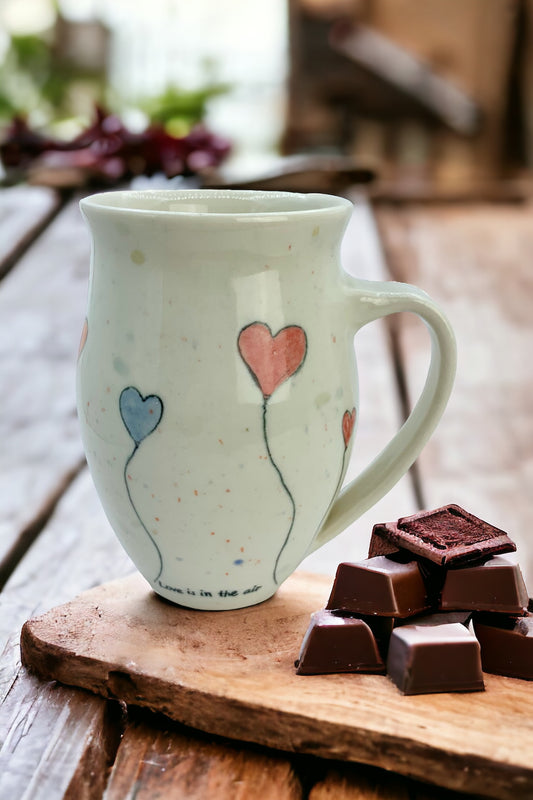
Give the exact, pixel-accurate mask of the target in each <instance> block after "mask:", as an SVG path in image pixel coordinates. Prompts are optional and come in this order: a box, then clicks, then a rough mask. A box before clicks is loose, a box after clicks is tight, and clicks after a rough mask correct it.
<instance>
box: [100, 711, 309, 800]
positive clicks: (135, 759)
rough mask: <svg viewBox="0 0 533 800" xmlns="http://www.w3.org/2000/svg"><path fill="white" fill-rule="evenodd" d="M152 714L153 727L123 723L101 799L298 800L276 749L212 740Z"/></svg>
mask: <svg viewBox="0 0 533 800" xmlns="http://www.w3.org/2000/svg"><path fill="white" fill-rule="evenodd" d="M157 719H158V720H159V724H158V726H157V727H155V726H154V725H153V724H150V722H145V721H143V720H142V719H133V720H131V721H130V722H129V723H128V725H127V727H126V730H125V733H124V736H123V738H122V741H121V744H120V747H119V749H118V753H117V757H116V760H115V763H114V766H113V770H112V772H111V777H110V780H109V784H108V787H107V790H106V792H105V795H104V800H134V798H135V800H159V798H161V800H163V799H164V798H165V799H166V798H172V799H173V800H208V799H209V800H210V798H213V800H215V798H216V800H237V798H238V800H256V798H261V800H301V798H302V788H301V785H300V782H299V780H298V778H297V777H296V775H295V773H294V770H293V768H292V766H291V763H290V761H289V760H288V759H287V758H286V757H285V756H283V755H282V754H276V753H273V752H266V751H265V752H261V751H259V750H252V749H251V748H250V747H247V746H246V745H232V744H229V743H225V742H222V741H212V740H210V739H209V738H207V737H202V736H201V735H198V734H196V733H195V732H194V731H192V730H190V729H184V728H180V726H177V725H173V723H172V722H170V721H169V720H164V719H161V718H159V717H158V718H157Z"/></svg>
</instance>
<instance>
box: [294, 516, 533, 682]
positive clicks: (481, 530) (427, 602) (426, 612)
mask: <svg viewBox="0 0 533 800" xmlns="http://www.w3.org/2000/svg"><path fill="white" fill-rule="evenodd" d="M514 550H516V546H515V544H514V543H513V542H512V541H511V539H510V538H509V537H508V536H507V534H506V533H504V531H501V530H499V529H498V528H495V527H494V526H492V525H489V524H488V523H487V522H484V521H483V520H481V519H478V518H477V517H475V516H474V515H472V514H469V513H468V512H467V511H465V510H464V509H462V508H460V507H459V506H457V505H453V504H450V505H447V506H443V507H442V508H438V509H435V510H434V511H425V512H421V513H419V514H414V515H412V516H410V517H402V518H400V519H399V520H397V522H393V523H392V522H391V523H383V524H378V525H375V526H374V528H373V531H372V538H371V541H370V549H369V554H368V558H367V559H365V560H364V561H359V562H357V563H342V564H340V565H339V567H338V569H337V574H336V577H335V582H334V584H333V589H332V591H331V595H330V598H329V601H328V603H327V606H326V608H325V609H322V610H320V611H317V612H316V613H314V614H312V615H311V623H310V625H309V628H308V630H307V633H306V634H305V637H304V640H303V643H302V646H301V650H300V655H299V658H298V660H297V661H296V668H297V673H298V674H299V675H317V674H323V673H331V672H375V673H387V674H388V675H389V676H390V678H392V680H393V681H394V683H395V684H396V685H397V686H398V688H399V689H400V690H401V691H402V692H403V693H404V694H423V693H426V692H449V691H463V692H464V691H476V690H481V689H484V683H483V675H482V670H484V671H485V672H492V673H498V674H501V675H508V676H512V677H516V678H525V679H527V680H533V613H529V612H528V594H527V590H526V586H525V584H524V580H523V578H522V573H521V571H520V567H519V566H518V564H517V563H515V561H514V560H512V559H510V558H509V557H506V555H505V554H507V553H510V552H513V551H514Z"/></svg>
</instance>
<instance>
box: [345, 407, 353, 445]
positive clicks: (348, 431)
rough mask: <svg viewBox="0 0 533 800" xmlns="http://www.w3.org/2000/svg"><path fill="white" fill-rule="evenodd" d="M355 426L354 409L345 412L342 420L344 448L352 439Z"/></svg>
mask: <svg viewBox="0 0 533 800" xmlns="http://www.w3.org/2000/svg"><path fill="white" fill-rule="evenodd" d="M354 425H355V408H352V410H351V412H350V411H345V412H344V416H343V418H342V435H343V437H344V446H345V447H348V444H349V442H350V439H351V438H352V433H353V426H354Z"/></svg>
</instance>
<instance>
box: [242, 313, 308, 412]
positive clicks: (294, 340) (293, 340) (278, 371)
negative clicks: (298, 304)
mask: <svg viewBox="0 0 533 800" xmlns="http://www.w3.org/2000/svg"><path fill="white" fill-rule="evenodd" d="M238 347H239V353H240V354H241V357H242V360H243V361H244V363H245V364H246V366H247V367H248V369H249V370H250V372H251V373H252V376H253V378H254V379H255V381H256V382H257V384H258V386H259V388H260V389H261V391H262V392H263V397H265V398H268V397H270V395H271V394H272V393H273V392H274V391H275V390H276V389H277V388H278V386H280V385H281V384H282V383H283V382H284V381H286V380H287V378H290V377H291V375H294V373H295V372H296V371H297V370H298V369H299V368H300V367H301V365H302V363H303V361H304V358H305V354H306V352H307V338H306V335H305V332H304V330H303V328H300V326H299V325H288V326H287V327H286V328H282V329H281V330H280V331H279V333H277V334H276V336H272V331H271V330H270V328H269V327H268V325H265V324H264V323H263V322H252V323H251V325H247V326H246V328H243V329H242V331H241V332H240V334H239V339H238Z"/></svg>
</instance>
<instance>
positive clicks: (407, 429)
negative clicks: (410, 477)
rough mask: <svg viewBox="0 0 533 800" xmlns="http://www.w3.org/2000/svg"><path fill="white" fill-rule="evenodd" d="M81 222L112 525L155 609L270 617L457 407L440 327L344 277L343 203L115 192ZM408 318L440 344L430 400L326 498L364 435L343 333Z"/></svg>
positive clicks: (95, 472)
mask: <svg viewBox="0 0 533 800" xmlns="http://www.w3.org/2000/svg"><path fill="white" fill-rule="evenodd" d="M81 207H82V212H83V214H84V216H85V217H86V219H87V221H88V224H89V226H90V229H91V232H92V241H93V252H92V263H91V276H90V285H89V299H88V313H87V320H86V323H85V325H84V328H83V333H82V341H81V346H80V356H79V362H78V386H77V395H78V413H79V418H80V423H81V429H82V437H83V441H84V446H85V450H86V455H87V460H88V463H89V467H90V470H91V473H92V476H93V480H94V483H95V485H96V488H97V491H98V494H99V497H100V499H101V502H102V505H103V507H104V510H105V511H106V514H107V516H108V518H109V520H110V523H111V525H112V527H113V529H114V531H115V533H116V534H117V536H118V537H119V539H120V541H121V543H122V545H123V546H124V548H125V549H126V551H127V552H128V554H129V555H130V557H131V558H132V560H133V561H134V563H135V564H136V566H137V568H138V569H139V571H140V572H141V573H142V574H143V575H144V577H145V578H146V579H147V580H148V581H149V583H150V584H151V586H152V587H153V589H154V590H155V591H156V592H157V593H158V594H160V595H162V596H163V597H165V598H167V599H169V600H171V601H173V602H176V603H179V604H181V605H185V606H189V607H192V608H199V609H231V608H238V607H242V606H247V605H252V604H255V603H258V602H261V601H263V600H265V599H267V598H268V597H270V596H271V595H272V594H273V593H274V592H275V591H276V589H277V587H278V586H279V585H280V584H281V583H282V582H283V581H284V580H285V579H286V578H287V577H288V576H289V575H290V574H291V573H292V572H293V571H294V570H295V569H296V567H297V566H298V564H299V563H300V562H301V561H302V559H303V558H304V557H305V556H306V555H307V553H308V552H310V551H311V550H313V549H314V548H316V547H318V546H320V544H323V543H324V542H326V541H328V540H329V539H330V538H332V537H333V536H334V535H336V534H337V533H339V532H340V531H341V530H343V529H344V528H345V527H346V525H347V524H349V522H351V521H352V520H353V519H355V518H356V517H357V516H358V515H359V514H361V513H362V512H363V511H364V510H366V508H368V507H370V506H371V505H373V504H374V503H375V502H376V501H377V499H379V497H380V496H381V495H383V494H384V493H385V492H386V491H388V489H389V488H390V487H391V486H392V485H393V484H394V483H395V482H396V481H397V480H398V479H399V477H400V476H401V475H402V474H403V473H404V472H405V471H406V469H408V467H409V466H410V464H411V463H412V461H413V460H414V458H415V457H416V455H417V454H418V452H419V450H420V449H421V448H422V446H423V444H424V443H425V441H426V440H427V438H428V437H429V435H430V433H431V431H432V430H433V428H434V427H435V425H436V424H437V421H438V419H439V418H440V416H441V414H442V411H443V410H444V407H445V404H446V401H447V399H448V396H449V393H450V390H451V386H452V382H453V375H454V370H455V348H454V342H453V335H452V333H451V331H450V329H449V326H448V324H447V322H446V320H445V318H444V317H443V315H442V313H441V312H440V311H439V309H438V308H436V306H435V304H434V303H432V301H431V300H430V299H429V298H428V297H427V296H426V295H424V293H422V292H420V291H419V290H417V289H415V288H414V287H409V286H406V285H404V284H396V283H379V284H374V283H368V282H366V281H360V280H356V279H353V278H351V277H350V276H348V275H347V274H346V273H345V272H343V271H342V268H341V265H340V262H339V248H340V243H341V240H342V235H343V232H344V229H345V226H346V224H347V221H348V219H349V216H350V212H351V204H350V203H349V202H348V201H347V200H344V199H342V198H338V197H333V196H328V195H316V194H312V195H299V194H289V193H281V192H227V191H225V192H223V191H209V190H197V191H150V192H113V193H104V194H100V195H94V196H92V197H89V198H86V199H85V200H83V201H82V202H81ZM400 310H408V311H409V310H410V311H414V312H415V313H417V314H419V315H420V316H422V317H423V318H424V320H425V321H426V323H427V324H428V327H429V328H430V331H431V332H432V341H433V357H432V365H431V367H430V371H429V375H428V379H427V383H426V387H425V389H424V392H423V394H422V397H421V399H420V402H419V404H418V406H417V408H416V409H415V411H414V412H413V414H412V415H411V417H410V418H409V420H408V422H407V423H406V424H405V425H404V427H403V428H402V430H401V431H400V432H399V434H398V435H397V436H396V437H395V438H394V439H393V440H392V442H391V443H390V444H389V445H388V446H387V447H386V448H385V450H384V451H383V452H382V453H381V454H380V456H379V457H378V459H376V461H375V462H373V464H372V465H370V467H369V468H368V469H367V470H366V471H365V472H363V474H362V475H361V476H360V477H359V478H357V479H356V480H355V481H354V482H352V484H350V486H349V487H348V488H347V489H346V490H344V491H343V493H342V495H341V496H340V497H339V498H338V499H336V498H337V496H338V493H339V489H340V487H341V484H342V479H343V477H344V474H345V471H346V468H347V465H348V460H349V456H350V451H351V448H352V444H353V441H354V438H355V430H356V422H357V378H356V368H355V362H354V355H353V336H354V334H355V332H356V331H357V330H358V328H360V327H361V326H362V325H363V324H365V323H366V322H369V321H370V320H371V319H376V318H377V317H381V316H384V315H385V314H389V313H392V312H394V311H400Z"/></svg>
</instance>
